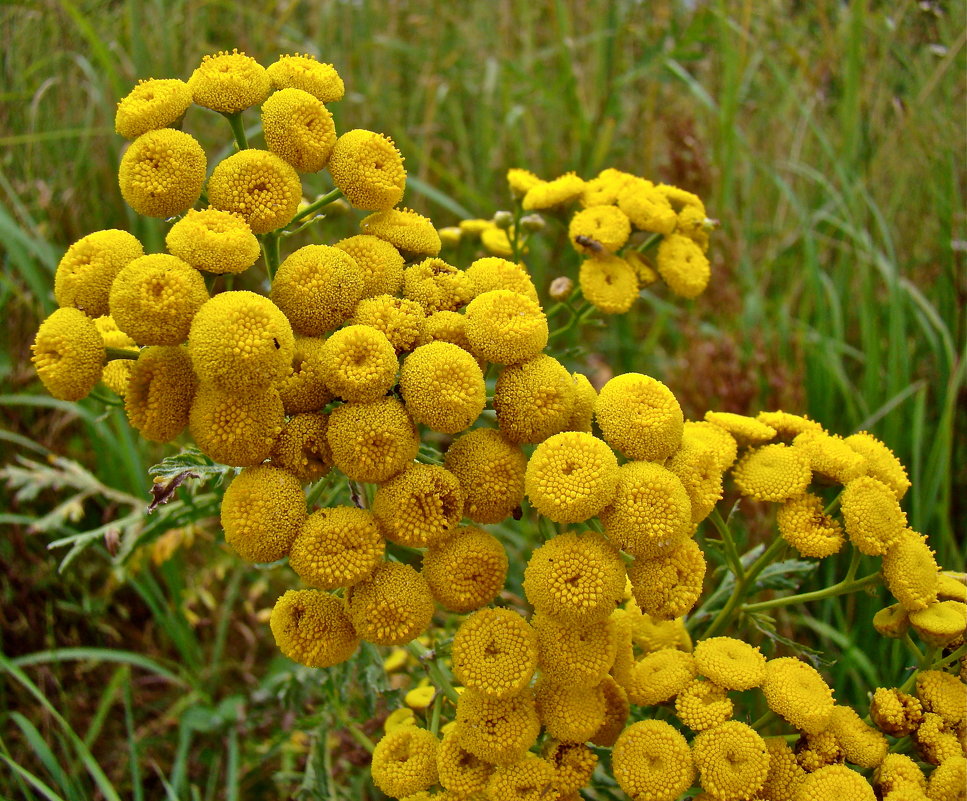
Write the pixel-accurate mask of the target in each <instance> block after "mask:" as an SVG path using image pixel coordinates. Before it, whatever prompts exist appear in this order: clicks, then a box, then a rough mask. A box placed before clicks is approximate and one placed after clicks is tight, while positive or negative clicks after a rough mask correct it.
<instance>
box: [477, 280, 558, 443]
mask: <svg viewBox="0 0 967 801" xmlns="http://www.w3.org/2000/svg"><path fill="white" fill-rule="evenodd" d="M481 297H483V296H481ZM518 297H520V296H518ZM474 302H476V301H474ZM467 332H468V333H469V332H470V326H469V320H468V326H467ZM493 406H494V411H496V412H497V425H498V426H499V427H500V433H501V434H503V435H504V436H505V437H506V438H507V439H509V440H510V441H511V442H515V443H538V442H543V441H544V440H545V439H547V438H548V437H550V436H553V435H554V434H557V433H559V432H560V431H562V430H563V429H564V427H565V426H566V425H567V423H568V420H570V419H571V413H572V411H573V410H574V382H573V381H572V380H571V375H570V373H568V371H567V370H566V369H565V367H564V366H563V365H562V364H561V363H560V362H559V361H557V360H556V359H554V358H552V357H551V356H547V355H544V354H541V355H540V356H535V357H534V358H533V359H529V360H527V361H524V362H521V363H519V364H513V365H509V366H507V367H505V368H504V369H503V370H502V371H501V373H500V376H499V377H498V378H497V384H496V387H495V389H494V400H493Z"/></svg>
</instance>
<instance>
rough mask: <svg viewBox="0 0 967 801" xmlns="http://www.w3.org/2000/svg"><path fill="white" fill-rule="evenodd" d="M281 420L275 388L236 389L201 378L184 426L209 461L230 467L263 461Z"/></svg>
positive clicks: (268, 452) (279, 400)
mask: <svg viewBox="0 0 967 801" xmlns="http://www.w3.org/2000/svg"><path fill="white" fill-rule="evenodd" d="M196 372H197V366H196ZM284 424H285V416H284V413H283V411H282V400H281V399H280V398H279V393H278V392H277V391H276V390H274V389H267V390H248V391H246V392H245V393H239V392H237V391H231V390H222V389H219V388H218V387H216V386H214V385H212V384H206V383H204V382H202V384H201V385H200V386H199V387H198V391H197V392H196V393H195V400H194V402H193V403H192V404H191V413H190V414H189V416H188V428H189V430H190V431H191V436H192V438H193V439H194V440H195V444H196V445H197V446H198V447H199V449H201V451H202V452H203V453H204V454H205V455H206V456H208V457H210V458H211V459H212V460H213V461H216V462H221V463H222V464H227V465H232V466H233V467H251V466H253V465H257V464H261V463H262V462H264V461H265V460H266V459H267V458H268V457H269V455H270V454H271V453H272V446H273V444H274V443H275V439H276V437H278V436H279V434H280V433H281V432H282V427H283V425H284Z"/></svg>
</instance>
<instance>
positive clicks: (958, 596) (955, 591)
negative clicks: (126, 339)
mask: <svg viewBox="0 0 967 801" xmlns="http://www.w3.org/2000/svg"><path fill="white" fill-rule="evenodd" d="M95 322H97V321H96V320H95ZM104 344H108V343H107V341H105V343H104ZM960 575H961V577H963V575H964V574H963V573H961V574H960ZM937 598H939V599H940V600H941V601H960V602H961V603H967V584H964V579H963V578H954V577H953V576H951V575H948V574H947V573H941V574H940V575H939V576H938V578H937Z"/></svg>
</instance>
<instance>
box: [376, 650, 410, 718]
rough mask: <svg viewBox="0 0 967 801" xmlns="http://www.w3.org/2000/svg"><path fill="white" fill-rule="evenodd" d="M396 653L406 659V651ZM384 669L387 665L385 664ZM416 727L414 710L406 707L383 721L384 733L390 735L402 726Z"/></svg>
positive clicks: (396, 710) (387, 670) (395, 711)
mask: <svg viewBox="0 0 967 801" xmlns="http://www.w3.org/2000/svg"><path fill="white" fill-rule="evenodd" d="M395 653H401V654H403V655H404V659H405V657H406V651H404V650H403V649H402V648H398V649H396V651H395ZM383 665H384V667H385V666H386V663H385V662H384V663H383ZM386 672H387V673H389V672H390V670H389V668H386ZM415 725H416V715H414V714H413V710H412V709H407V708H406V707H401V708H400V709H394V710H393V711H392V712H390V713H389V714H388V715H387V716H386V720H385V721H383V731H384V732H386V733H387V734H389V733H390V732H391V731H393V729H398V728H399V727H400V726H415Z"/></svg>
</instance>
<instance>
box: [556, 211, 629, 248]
mask: <svg viewBox="0 0 967 801" xmlns="http://www.w3.org/2000/svg"><path fill="white" fill-rule="evenodd" d="M630 234H631V222H630V221H629V220H628V215H626V214H625V213H624V212H623V211H622V210H621V209H619V208H618V207H617V206H591V207H589V208H586V209H584V210H582V211H579V212H577V213H576V214H575V215H574V216H573V217H572V218H571V222H570V224H569V225H568V228H567V236H568V239H569V240H570V241H571V244H572V245H574V249H575V250H577V252H578V253H583V254H584V255H586V256H590V255H594V254H597V253H600V251H601V249H602V248H603V249H604V250H606V251H607V252H608V253H614V252H615V251H617V250H620V249H621V248H622V247H623V246H624V244H625V242H627V241H628V237H629V236H630ZM588 240H590V242H589V241H588Z"/></svg>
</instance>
